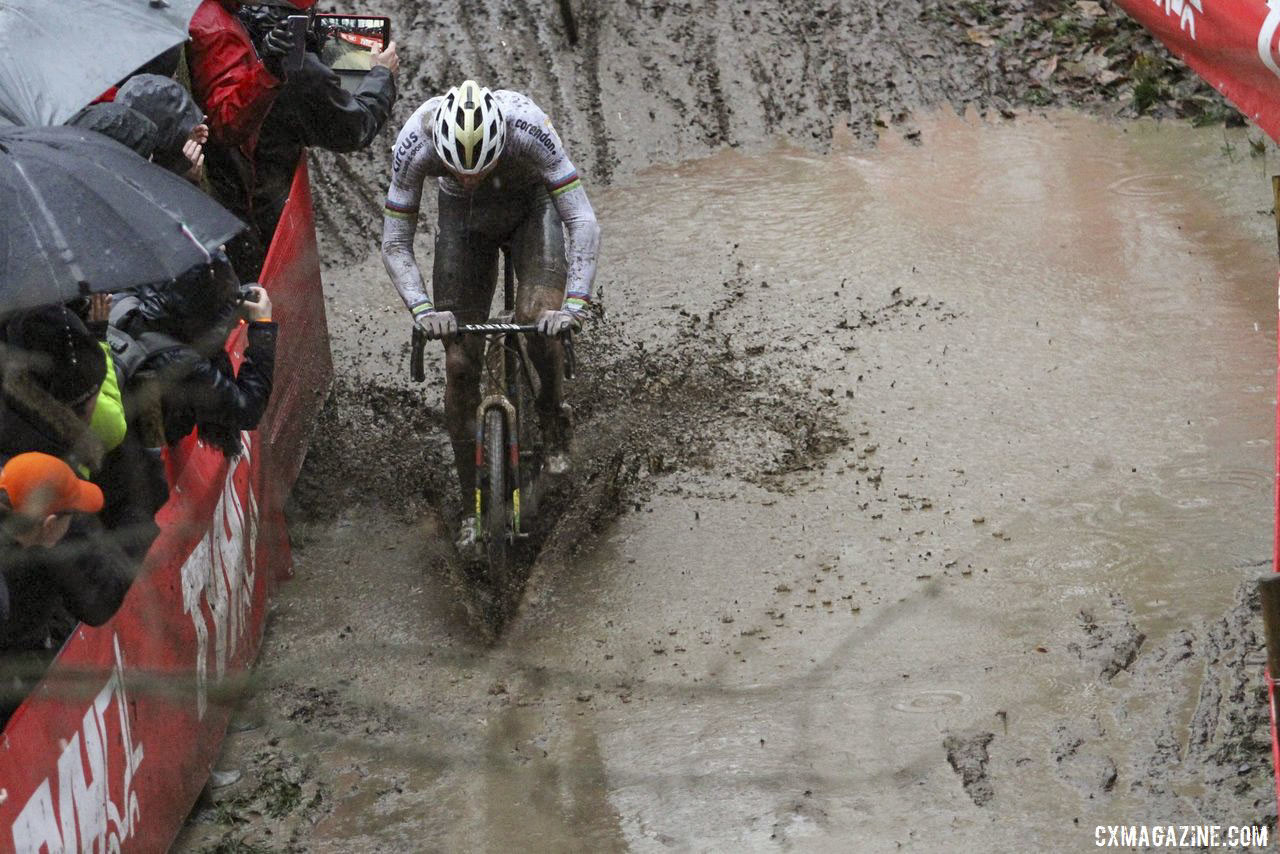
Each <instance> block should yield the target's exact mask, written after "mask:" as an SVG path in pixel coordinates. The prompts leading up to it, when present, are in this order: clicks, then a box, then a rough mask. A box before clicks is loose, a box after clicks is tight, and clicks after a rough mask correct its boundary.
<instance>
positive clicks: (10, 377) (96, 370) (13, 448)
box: [0, 306, 106, 472]
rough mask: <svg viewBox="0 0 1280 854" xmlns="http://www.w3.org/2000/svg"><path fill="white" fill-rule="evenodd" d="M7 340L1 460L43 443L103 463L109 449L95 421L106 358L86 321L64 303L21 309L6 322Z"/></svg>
mask: <svg viewBox="0 0 1280 854" xmlns="http://www.w3.org/2000/svg"><path fill="white" fill-rule="evenodd" d="M0 345H2V346H3V354H4V358H3V360H0V460H5V459H8V458H9V457H12V456H14V455H16V454H19V453H22V452H24V451H40V452H42V453H46V454H51V455H53V456H55V457H61V458H63V459H66V460H67V461H68V462H71V463H72V464H74V465H79V466H83V467H84V470H85V471H86V472H87V471H89V470H93V469H96V468H97V467H98V465H99V464H100V463H101V461H102V455H103V450H104V449H103V445H102V442H101V441H100V440H99V439H98V438H97V436H96V435H95V434H94V433H93V431H92V430H91V428H90V426H89V425H90V421H91V420H92V418H93V412H94V409H95V405H96V403H97V396H98V393H99V391H100V390H101V387H102V383H103V380H104V379H105V378H106V360H105V359H104V357H103V352H102V348H101V346H100V345H99V343H98V342H97V341H96V340H95V339H94V337H93V336H92V335H91V334H90V333H89V330H88V329H87V328H85V325H84V323H83V322H82V321H81V320H80V318H79V317H77V316H76V315H75V313H74V312H72V311H71V310H69V309H67V308H66V307H64V306H47V307H43V308H38V309H32V310H29V311H23V312H19V313H16V314H13V315H10V316H9V317H7V318H5V320H4V321H3V323H0Z"/></svg>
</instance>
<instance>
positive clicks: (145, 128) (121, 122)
mask: <svg viewBox="0 0 1280 854" xmlns="http://www.w3.org/2000/svg"><path fill="white" fill-rule="evenodd" d="M67 124H68V125H71V126H72V127H78V128H82V129H84V130H91V131H95V132H97V133H100V134H102V135H103V136H108V137H110V138H112V139H114V140H115V141H116V142H118V143H120V144H121V145H123V146H125V147H126V148H131V149H133V151H134V152H135V153H137V155H138V156H139V157H142V158H145V159H148V160H149V159H151V155H152V153H154V152H155V149H156V141H157V139H158V137H159V133H160V131H159V128H157V127H156V126H155V123H154V122H152V121H151V119H149V118H147V117H146V116H144V115H143V114H142V113H139V112H138V111H137V110H131V109H129V108H128V107H126V106H125V105H123V104H117V103H114V102H112V103H100V104H90V105H89V106H87V107H85V108H84V109H83V110H81V111H80V112H78V113H76V114H75V115H74V116H72V117H71V118H70V119H68V120H67Z"/></svg>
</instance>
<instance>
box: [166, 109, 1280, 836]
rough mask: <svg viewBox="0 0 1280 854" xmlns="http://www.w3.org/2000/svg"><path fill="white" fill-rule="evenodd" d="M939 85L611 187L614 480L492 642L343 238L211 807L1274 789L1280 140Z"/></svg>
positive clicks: (941, 824)
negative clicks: (1274, 204) (877, 117)
mask: <svg viewBox="0 0 1280 854" xmlns="http://www.w3.org/2000/svg"><path fill="white" fill-rule="evenodd" d="M921 128H922V134H921V141H920V144H918V145H914V144H911V143H909V142H905V141H902V140H901V139H896V138H893V137H892V136H889V135H886V137H885V138H884V139H883V140H882V142H881V144H880V146H879V147H877V148H876V149H874V150H866V149H864V148H860V147H856V146H854V145H853V144H852V143H850V144H849V145H847V146H844V147H841V146H839V145H837V147H836V150H835V151H833V153H832V154H831V155H829V156H823V157H818V156H812V155H809V154H804V153H801V152H799V151H794V150H791V149H787V148H779V149H777V150H776V151H774V152H773V153H771V154H769V155H766V156H745V155H740V154H738V153H735V152H733V151H726V152H724V153H721V154H719V155H716V156H715V157H712V158H710V159H707V160H702V161H698V162H692V163H687V164H681V165H679V166H673V167H664V168H659V169H653V170H650V171H648V172H646V173H644V174H643V175H642V177H641V179H640V180H638V181H636V182H635V183H633V184H631V185H630V186H626V187H617V188H610V189H608V190H605V191H601V192H597V193H594V194H593V198H594V199H595V200H596V202H597V207H598V210H599V212H600V216H601V220H602V224H603V228H604V233H605V239H604V247H605V248H604V252H603V259H602V262H601V270H602V272H601V284H602V286H603V293H604V300H603V302H604V305H605V317H604V318H603V319H602V320H601V321H599V322H598V323H597V325H595V326H594V327H593V328H592V330H591V332H590V333H589V334H588V339H590V338H591V337H592V336H595V337H596V344H595V345H593V346H594V347H595V349H594V350H589V351H588V353H589V355H590V356H591V357H592V358H588V359H585V360H584V363H583V364H582V366H581V371H582V373H583V375H584V376H583V378H582V380H581V381H580V382H579V383H578V386H577V387H576V388H575V392H574V394H575V395H576V398H575V403H577V405H579V406H580V408H581V411H582V413H583V418H582V422H581V424H580V426H579V436H578V441H579V449H578V450H579V463H578V465H579V472H580V478H581V479H580V481H579V482H578V484H577V485H578V487H579V489H578V493H579V495H582V496H588V498H586V499H582V501H580V502H579V503H578V504H574V503H573V501H570V502H569V503H568V505H567V507H568V510H567V511H566V516H565V519H564V520H562V522H561V523H560V524H557V525H556V526H555V529H554V530H553V531H552V533H551V535H550V536H549V538H548V540H547V542H548V544H549V545H548V548H547V550H546V553H545V554H544V556H543V558H542V559H540V560H539V561H538V562H537V563H536V564H535V565H534V566H533V567H532V572H531V578H530V582H529V586H528V589H527V590H526V593H525V597H524V601H523V606H522V607H521V609H520V610H519V611H518V613H516V614H515V615H514V616H513V618H512V620H511V622H510V624H509V625H507V626H506V628H505V630H504V632H503V633H502V635H501V636H500V637H499V638H498V639H497V640H496V641H493V642H489V641H488V640H485V639H483V637H482V636H483V633H482V632H480V631H478V630H477V627H476V626H475V622H474V617H473V615H472V614H470V613H469V612H468V610H467V608H466V607H464V599H465V597H464V596H463V595H462V594H461V593H460V591H459V590H458V589H457V580H456V576H455V574H453V573H450V572H449V567H450V565H451V561H452V553H451V547H450V546H449V545H448V530H449V525H450V524H451V513H452V512H455V510H453V509H451V504H450V502H451V500H452V499H450V498H449V497H448V496H447V495H445V494H443V490H444V487H442V486H441V487H434V486H430V485H428V486H427V487H426V488H425V489H424V485H423V482H424V480H425V481H431V482H435V480H438V482H439V483H440V484H446V483H447V477H446V475H445V474H432V470H433V466H434V467H435V468H438V467H439V466H440V465H441V464H442V463H443V460H444V459H445V458H446V456H447V454H446V446H445V443H444V439H443V434H442V431H441V427H440V422H439V407H440V394H439V388H438V387H432V388H428V389H425V390H423V389H422V388H421V387H416V386H410V385H409V384H408V382H407V378H406V377H405V375H406V374H407V369H406V364H407V354H406V351H405V348H404V347H403V345H402V343H401V340H402V339H405V338H407V333H406V330H405V328H404V323H403V318H402V316H401V315H402V312H401V311H400V309H398V308H395V307H394V306H393V305H392V296H393V292H392V289H391V287H390V285H389V284H388V283H387V282H386V281H385V276H384V275H383V273H382V272H381V269H380V265H379V264H378V262H377V259H376V258H373V259H370V260H369V261H368V262H366V263H364V264H360V265H356V266H354V267H349V268H342V269H337V270H333V271H331V272H330V273H329V275H328V278H327V286H326V290H327V293H328V295H329V306H330V322H331V326H332V327H333V328H334V336H335V344H334V353H335V362H336V363H337V364H338V366H339V367H338V370H339V371H340V372H341V373H343V374H344V376H345V379H344V380H343V381H341V382H340V384H339V389H338V391H337V392H336V393H335V398H334V401H335V402H334V403H332V404H331V407H330V408H331V410H332V411H331V412H330V413H329V414H328V416H327V420H326V422H325V425H324V427H325V429H326V430H327V431H328V433H327V434H326V435H324V436H320V437H318V438H317V443H316V446H315V450H314V451H313V454H312V456H311V458H310V459H309V461H308V469H309V471H308V473H307V474H306V475H304V481H303V484H302V489H301V492H302V499H301V503H302V505H303V516H302V517H301V518H300V519H299V520H298V522H297V524H296V525H295V526H294V534H295V548H296V560H297V577H296V578H295V579H294V580H293V581H292V582H290V584H289V585H287V586H286V587H285V588H284V589H283V590H282V591H281V593H280V595H279V596H278V598H277V600H276V602H275V604H274V606H273V618H272V622H271V625H270V627H269V630H268V635H267V639H266V642H265V645H264V648H263V652H262V656H261V662H260V667H259V671H258V679H257V691H256V693H255V695H254V696H253V697H251V698H249V699H248V700H247V701H246V703H245V705H244V707H243V708H242V710H241V712H240V717H241V718H242V720H243V721H244V725H245V726H247V727H249V729H247V730H246V731H243V732H237V733H234V734H233V735H231V736H230V737H229V739H228V747H227V751H226V754H225V755H224V757H223V759H222V762H221V764H222V765H223V766H224V767H229V768H240V769H243V770H244V771H245V777H244V779H243V780H242V781H241V782H240V783H238V784H236V785H235V786H232V787H229V788H227V789H223V790H218V792H216V793H214V795H213V797H212V798H211V799H209V800H208V801H207V802H205V803H203V804H202V805H200V806H199V807H198V808H197V810H196V812H195V813H194V814H193V817H192V822H191V824H190V826H189V827H188V829H187V832H186V833H185V834H184V836H183V838H182V840H180V843H179V845H178V850H191V851H199V850H206V849H210V848H213V847H214V846H216V845H219V844H222V845H231V844H232V843H236V842H243V843H245V844H252V845H258V846H262V847H264V848H266V849H269V850H310V851H385V850H441V851H445V850H450V851H457V850H491V851H505V850H511V849H513V848H515V847H517V846H519V847H520V848H523V849H525V850H530V851H565V850H591V851H610V850H639V851H658V850H682V851H683V850H706V851H712V850H716V851H722V850H773V849H774V848H783V849H789V850H806V851H808V850H812V851H826V850H832V851H834V850H851V849H853V848H856V849H857V850H897V849H898V847H899V846H901V847H906V848H909V849H912V848H914V849H919V850H940V849H943V848H946V849H951V850H979V849H981V850H1012V849H1015V848H1017V849H1025V848H1048V849H1052V850H1076V849H1083V848H1085V847H1089V846H1091V845H1092V842H1093V826H1094V825H1096V824H1100V823H1114V822H1117V821H1119V822H1124V823H1131V822H1159V823H1166V822H1167V823H1175V824H1180V823H1193V822H1221V823H1232V824H1246V823H1262V822H1264V821H1273V820H1274V807H1275V805H1274V790H1273V789H1271V788H1270V786H1271V783H1270V770H1269V768H1268V767H1267V758H1268V757H1267V741H1266V734H1265V708H1264V706H1263V705H1261V703H1259V702H1258V692H1259V690H1260V687H1261V676H1260V674H1261V668H1262V656H1261V652H1260V645H1259V641H1258V637H1257V636H1258V635H1260V627H1259V626H1258V625H1257V624H1256V622H1255V621H1254V620H1253V618H1252V611H1251V610H1250V603H1249V601H1248V596H1247V587H1245V586H1242V585H1244V582H1246V581H1248V580H1249V579H1252V578H1255V577H1257V576H1258V575H1259V574H1260V573H1262V572H1263V571H1265V570H1266V569H1267V568H1269V563H1270V551H1271V545H1270V537H1271V489H1272V486H1271V472H1272V463H1273V459H1274V456H1273V455H1274V449H1273V448H1272V447H1271V442H1272V438H1271V437H1272V436H1273V434H1274V400H1275V394H1274V389H1275V373H1274V365H1275V351H1276V337H1275V303H1274V281H1275V269H1276V257H1275V245H1276V244H1275V227H1274V224H1273V220H1272V218H1271V214H1270V208H1271V201H1270V187H1269V181H1268V179H1267V177H1266V174H1267V167H1268V166H1272V165H1273V164H1268V163H1265V162H1264V160H1263V159H1262V158H1258V157H1252V156H1251V155H1250V150H1249V146H1248V144H1247V141H1246V139H1245V137H1244V136H1243V135H1236V136H1224V135H1223V132H1222V131H1221V130H1220V129H1216V130H1211V131H1196V130H1192V129H1188V128H1185V127H1176V126H1168V125H1165V126H1162V125H1157V124H1154V123H1137V124H1129V125H1116V124H1107V123H1101V122H1098V121H1096V120H1093V119H1089V118H1086V117H1081V116H1077V115H1073V114H1063V115H1055V116H1051V117H1049V118H1045V119H1038V120H1020V121H1018V122H1016V123H1009V124H989V123H984V122H981V121H978V120H966V119H962V118H955V117H952V116H937V117H935V118H933V119H929V120H927V121H922V122H921ZM419 258H420V261H422V263H423V264H424V265H426V264H429V240H428V241H422V242H420V246H419ZM431 365H434V367H435V370H436V371H437V374H436V376H439V373H438V372H439V359H438V357H436V360H435V362H433V363H431ZM431 365H429V368H428V370H429V373H430V371H431ZM593 371H594V372H595V374H596V377H595V379H594V380H593V379H592V378H591V377H592V373H593ZM603 380H607V382H604V381H603ZM415 430H417V431H424V432H425V433H426V436H425V438H424V439H423V440H422V441H421V442H411V441H409V439H408V438H407V437H409V436H412V435H414V433H413V431H415ZM432 431H434V432H435V435H430V434H431V432H432ZM362 449H363V450H362ZM602 460H611V461H612V463H611V464H610V466H604V464H603V463H602V462H601V461H602ZM593 466H594V467H593ZM446 474H447V473H446ZM433 479H435V480H433ZM602 481H607V483H606V486H607V488H605V487H601V485H600V484H601V482H602ZM591 502H597V503H599V504H601V505H603V506H599V507H595V508H594V510H593V508H592V507H587V506H583V504H590V503H591Z"/></svg>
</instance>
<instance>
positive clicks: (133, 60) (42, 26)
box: [0, 0, 200, 125]
mask: <svg viewBox="0 0 1280 854" xmlns="http://www.w3.org/2000/svg"><path fill="white" fill-rule="evenodd" d="M199 5H200V0H77V2H75V3H57V2H51V0H3V2H0V119H7V120H8V121H9V122H12V123H13V124H20V125H59V124H62V123H63V122H65V121H66V120H67V119H69V118H71V117H72V116H73V115H75V113H76V111H77V110H79V109H80V108H81V107H83V106H84V105H85V104H88V103H89V102H90V101H92V100H93V99H94V98H96V97H97V96H98V95H99V94H101V93H102V92H103V91H104V90H105V89H107V87H109V86H111V85H113V84H115V83H117V82H119V81H120V80H122V79H124V77H125V76H126V75H128V74H129V73H130V72H131V71H134V70H135V69H137V68H138V67H139V66H141V65H143V64H145V63H146V62H147V61H149V60H150V59H152V58H154V57H156V56H158V55H159V54H161V53H164V51H165V50H166V49H167V48H170V47H172V46H173V45H176V44H181V43H182V42H184V41H186V39H187V26H188V25H189V24H190V23H191V16H192V15H193V14H194V13H195V11H196V7H197V6H199ZM0 123H3V122H0Z"/></svg>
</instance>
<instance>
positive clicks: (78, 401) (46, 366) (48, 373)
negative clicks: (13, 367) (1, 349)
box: [3, 305, 107, 409]
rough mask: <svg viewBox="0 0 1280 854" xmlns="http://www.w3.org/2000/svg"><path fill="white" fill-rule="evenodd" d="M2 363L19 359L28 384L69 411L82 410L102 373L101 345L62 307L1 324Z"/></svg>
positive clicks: (43, 309)
mask: <svg viewBox="0 0 1280 854" xmlns="http://www.w3.org/2000/svg"><path fill="white" fill-rule="evenodd" d="M3 335H4V343H5V345H6V353H5V357H6V360H10V359H12V360H18V359H20V360H22V363H23V367H24V368H25V373H26V374H27V375H28V376H29V377H30V378H31V381H32V382H33V383H34V384H35V385H36V386H38V387H40V388H41V389H43V390H44V391H46V392H48V393H49V395H50V396H52V397H53V398H54V399H56V400H58V401H61V402H62V403H65V404H66V405H67V406H70V407H72V408H73V409H75V408H79V407H81V406H83V405H84V404H85V403H86V402H88V400H89V398H90V397H92V396H93V394H94V393H95V392H96V391H97V390H98V388H99V387H101V385H102V381H103V379H105V378H106V375H107V361H106V355H105V353H104V352H103V350H102V346H101V345H100V344H99V343H98V341H97V339H95V338H94V337H93V336H92V335H91V334H90V333H89V330H88V329H86V328H85V325H84V322H83V321H81V320H80V318H79V317H77V316H76V315H75V313H74V312H72V311H70V310H69V309H67V308H66V307H64V306H60V305H57V306H44V307H41V308H35V309H31V310H29V311H24V312H20V313H19V314H17V315H14V316H11V317H10V318H9V319H8V320H7V322H5V324H4V326H3Z"/></svg>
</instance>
